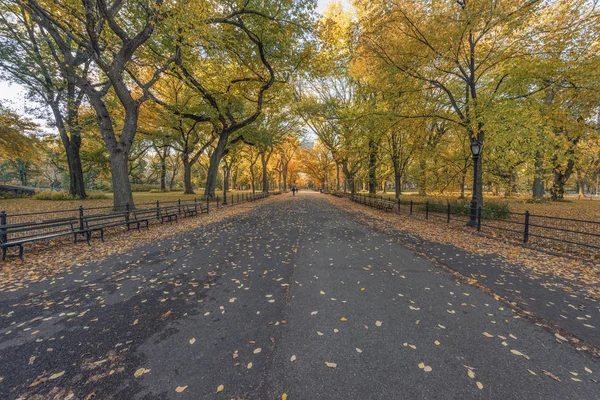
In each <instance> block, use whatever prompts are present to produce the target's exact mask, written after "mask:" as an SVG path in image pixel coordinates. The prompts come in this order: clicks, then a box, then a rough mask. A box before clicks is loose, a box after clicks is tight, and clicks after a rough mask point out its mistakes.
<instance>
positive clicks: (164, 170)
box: [160, 146, 168, 192]
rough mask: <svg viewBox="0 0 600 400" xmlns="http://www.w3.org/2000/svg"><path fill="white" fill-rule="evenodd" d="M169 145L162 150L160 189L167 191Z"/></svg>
mask: <svg viewBox="0 0 600 400" xmlns="http://www.w3.org/2000/svg"><path fill="white" fill-rule="evenodd" d="M167 152H168V149H167V146H165V148H164V149H163V151H162V157H160V190H161V192H166V191H167Z"/></svg>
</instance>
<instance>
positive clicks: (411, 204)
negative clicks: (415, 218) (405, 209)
mask: <svg viewBox="0 0 600 400" xmlns="http://www.w3.org/2000/svg"><path fill="white" fill-rule="evenodd" d="M412 206H413V203H412V199H410V215H412Z"/></svg>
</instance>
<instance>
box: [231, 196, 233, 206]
mask: <svg viewBox="0 0 600 400" xmlns="http://www.w3.org/2000/svg"><path fill="white" fill-rule="evenodd" d="M231 205H233V194H232V195H231Z"/></svg>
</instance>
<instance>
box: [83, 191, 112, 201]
mask: <svg viewBox="0 0 600 400" xmlns="http://www.w3.org/2000/svg"><path fill="white" fill-rule="evenodd" d="M104 199H110V196H109V195H108V194H106V193H103V192H89V193H87V200H104Z"/></svg>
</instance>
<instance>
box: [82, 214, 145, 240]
mask: <svg viewBox="0 0 600 400" xmlns="http://www.w3.org/2000/svg"><path fill="white" fill-rule="evenodd" d="M149 223H150V219H149V218H147V217H142V216H139V215H138V214H137V213H135V212H129V211H127V212H116V213H110V214H96V215H88V216H85V217H83V224H84V227H85V229H86V230H88V231H89V232H90V238H100V240H102V241H104V231H105V230H106V229H109V228H116V227H119V226H125V227H126V228H127V230H130V229H131V227H134V228H136V229H137V230H138V231H139V230H140V228H141V227H142V226H143V227H144V228H146V229H149ZM94 233H96V236H94Z"/></svg>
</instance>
